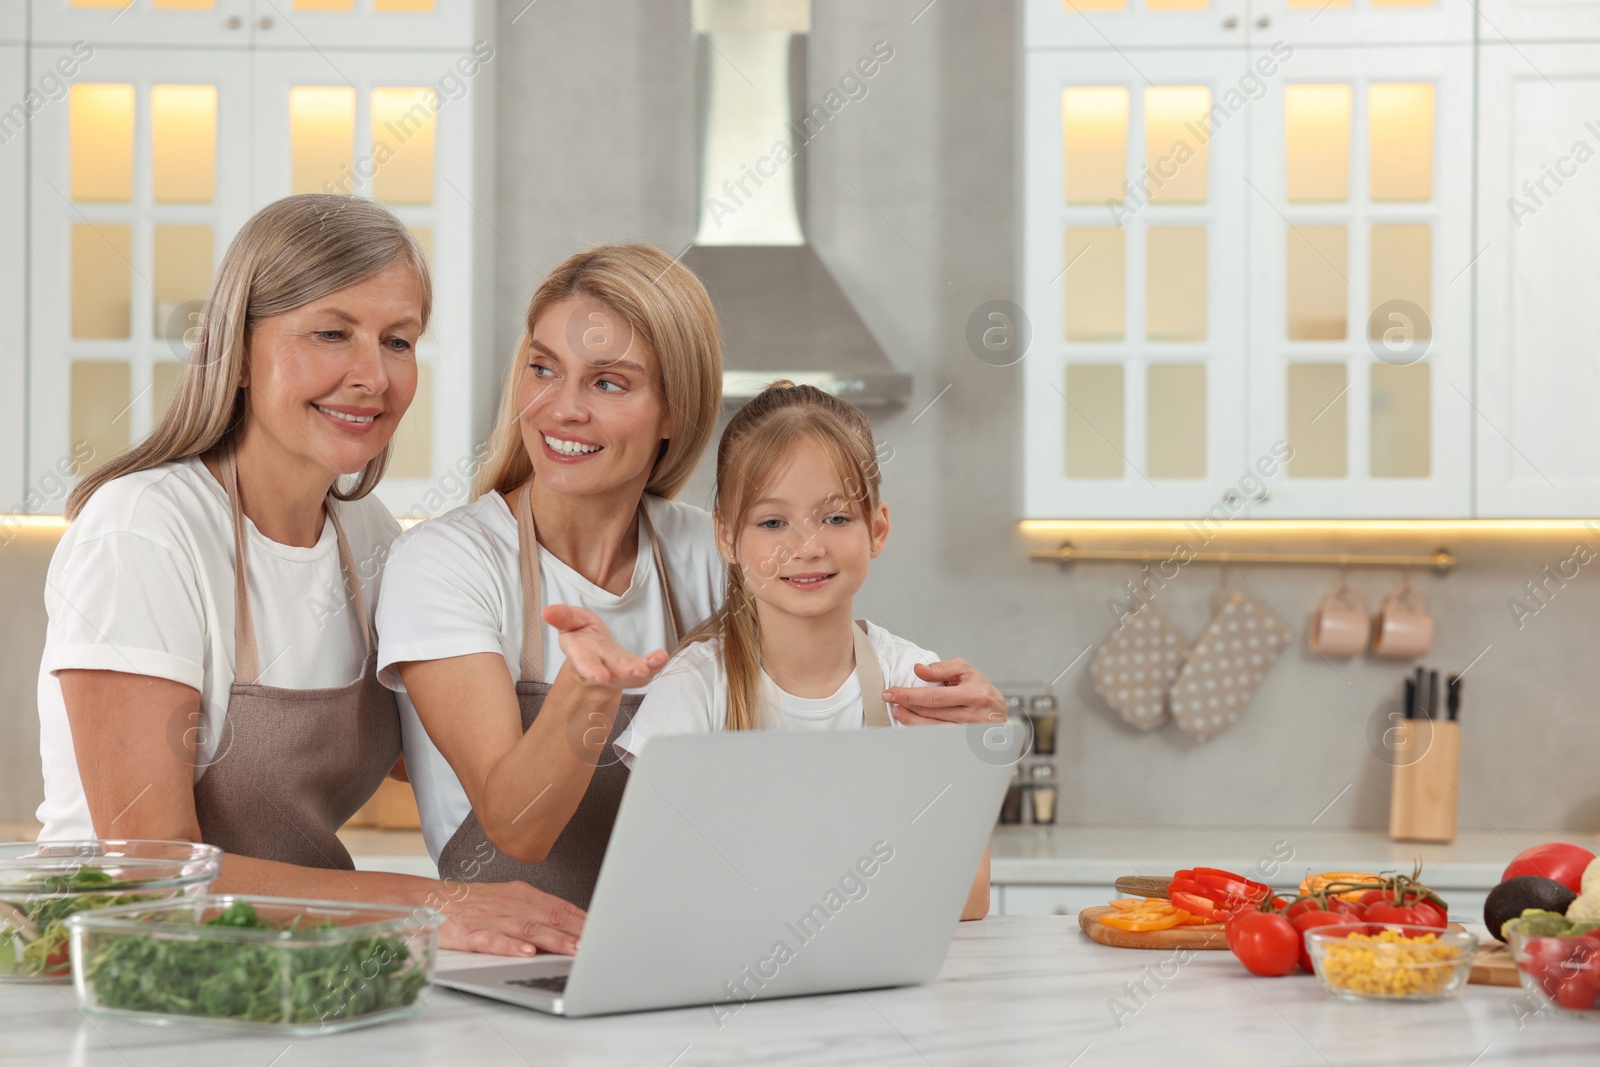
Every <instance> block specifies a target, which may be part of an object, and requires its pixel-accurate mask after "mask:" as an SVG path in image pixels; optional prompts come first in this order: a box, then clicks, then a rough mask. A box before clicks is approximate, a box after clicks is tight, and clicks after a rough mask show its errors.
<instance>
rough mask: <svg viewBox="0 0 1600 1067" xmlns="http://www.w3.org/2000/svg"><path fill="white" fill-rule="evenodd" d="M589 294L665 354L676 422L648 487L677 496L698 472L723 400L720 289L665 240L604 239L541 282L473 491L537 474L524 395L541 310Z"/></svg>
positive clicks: (503, 489) (509, 485) (666, 386)
mask: <svg viewBox="0 0 1600 1067" xmlns="http://www.w3.org/2000/svg"><path fill="white" fill-rule="evenodd" d="M579 296H585V297H589V298H591V299H594V300H598V301H599V302H600V303H602V304H604V305H605V306H606V307H608V308H610V309H611V310H612V311H614V312H616V313H617V314H618V315H620V316H621V317H622V318H623V319H624V320H625V321H626V322H627V323H628V325H629V326H630V327H631V328H632V329H633V331H634V334H635V336H637V337H639V338H641V339H643V340H644V342H645V343H646V344H648V345H649V346H650V349H651V350H652V351H653V352H655V354H656V361H657V362H658V363H659V364H660V366H661V392H662V396H663V398H664V399H665V401H666V404H667V408H668V411H669V412H670V414H671V418H672V422H673V432H672V436H671V437H669V438H667V440H666V443H665V444H664V445H663V446H662V448H661V451H660V452H659V454H658V455H657V456H656V462H655V467H654V469H653V470H652V471H651V472H650V480H649V481H648V482H647V483H646V484H645V487H644V491H645V492H647V493H653V494H655V495H656V496H660V497H673V496H676V495H677V494H678V491H679V490H680V489H682V488H683V486H684V484H685V483H686V482H688V480H689V478H690V476H692V475H693V474H694V468H695V466H696V464H698V463H699V462H700V457H701V456H702V455H704V454H705V450H706V446H707V445H708V444H710V443H711V435H712V433H713V432H715V430H716V425H717V415H718V413H719V412H720V411H721V408H722V340H721V338H720V336H719V334H718V332H717V313H716V310H715V309H714V308H713V307H712V305H711V297H710V296H708V295H707V294H706V289H705V286H703V285H701V284H700V279H699V278H696V277H695V276H694V272H693V271H691V270H689V268H687V267H685V266H684V265H683V264H681V263H679V262H678V261H677V260H675V259H673V258H672V257H671V256H669V255H667V254H666V253H665V252H663V251H662V250H661V249H659V248H657V247H656V246H655V245H651V244H645V243H642V242H636V243H632V244H601V245H595V246H594V247H593V248H589V249H586V250H584V251H582V252H578V253H576V254H574V255H572V256H569V257H568V258H567V260H566V261H565V262H564V263H562V264H561V265H560V266H558V267H556V269H555V270H553V271H551V272H550V273H549V275H547V276H546V277H545V280H544V281H543V282H541V283H540V285H539V288H538V289H536V290H534V293H533V298H532V299H531V300H529V301H528V313H527V315H525V316H524V317H523V331H522V340H521V341H519V342H518V344H517V351H516V354H515V355H514V356H513V358H512V360H511V370H510V372H509V373H508V374H507V375H506V382H505V390H504V392H503V393H502V394H501V396H500V412H499V414H498V416H497V417H496V418H495V424H494V430H493V431H492V432H491V433H490V435H489V451H488V455H487V456H486V457H485V459H484V464H483V467H482V469H481V470H480V471H479V472H478V477H477V479H476V481H475V482H474V483H473V490H472V496H473V499H477V498H478V497H480V496H482V495H483V494H484V493H488V492H499V493H509V492H511V490H513V489H515V488H516V487H517V486H519V485H521V484H522V483H523V482H525V481H527V480H528V479H529V478H531V477H532V476H533V461H532V460H531V459H530V458H529V456H528V450H527V448H526V447H524V445H523V442H522V427H521V418H522V408H521V406H520V404H519V402H518V396H519V394H520V393H521V391H522V379H523V376H524V375H525V374H526V373H527V370H528V346H529V345H530V343H531V342H532V339H533V331H534V327H535V326H537V325H538V322H539V317H540V316H541V315H543V314H544V313H545V312H546V311H547V310H549V308H550V307H551V306H552V305H554V304H557V303H560V302H561V301H563V300H568V299H571V298H573V297H579Z"/></svg>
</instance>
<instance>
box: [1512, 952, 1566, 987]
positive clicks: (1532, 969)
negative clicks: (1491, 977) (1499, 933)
mask: <svg viewBox="0 0 1600 1067" xmlns="http://www.w3.org/2000/svg"><path fill="white" fill-rule="evenodd" d="M1568 951H1569V946H1568V945H1567V944H1566V939H1565V938H1560V937H1530V938H1528V939H1527V940H1526V941H1525V942H1523V947H1522V958H1520V959H1519V960H1518V961H1517V966H1518V967H1519V968H1520V969H1522V970H1523V971H1526V972H1527V974H1528V976H1529V977H1530V978H1532V979H1533V980H1534V981H1535V982H1536V983H1538V985H1539V987H1540V988H1541V989H1543V990H1544V991H1545V993H1546V994H1548V995H1549V996H1550V997H1551V999H1554V998H1555V995H1556V992H1557V990H1559V989H1560V987H1561V983H1562V982H1563V981H1564V980H1565V978H1566V965H1567V955H1568Z"/></svg>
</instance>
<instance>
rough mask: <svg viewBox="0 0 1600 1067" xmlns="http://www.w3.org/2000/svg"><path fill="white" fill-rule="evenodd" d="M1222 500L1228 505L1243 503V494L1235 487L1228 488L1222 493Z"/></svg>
mask: <svg viewBox="0 0 1600 1067" xmlns="http://www.w3.org/2000/svg"><path fill="white" fill-rule="evenodd" d="M1222 502H1223V503H1224V504H1227V505H1229V506H1237V505H1239V504H1243V503H1244V494H1243V493H1241V492H1239V490H1237V489H1229V490H1228V491H1227V492H1226V493H1223V494H1222Z"/></svg>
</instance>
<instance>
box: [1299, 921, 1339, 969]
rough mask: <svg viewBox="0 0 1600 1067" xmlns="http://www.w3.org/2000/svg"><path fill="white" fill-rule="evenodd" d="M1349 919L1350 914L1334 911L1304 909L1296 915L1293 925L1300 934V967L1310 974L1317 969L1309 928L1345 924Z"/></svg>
mask: <svg viewBox="0 0 1600 1067" xmlns="http://www.w3.org/2000/svg"><path fill="white" fill-rule="evenodd" d="M1349 921H1350V916H1348V915H1340V914H1339V913H1338V912H1333V911H1303V912H1301V913H1300V914H1299V915H1298V916H1296V917H1295V919H1294V920H1293V925H1294V928H1295V931H1296V932H1297V933H1298V934H1299V935H1300V969H1301V970H1303V971H1305V972H1306V973H1308V974H1310V973H1312V972H1314V971H1315V970H1316V968H1315V967H1313V966H1312V965H1311V952H1310V949H1309V942H1308V941H1307V939H1306V931H1307V930H1315V929H1316V928H1317V927H1319V926H1344V925H1346V924H1348V923H1349Z"/></svg>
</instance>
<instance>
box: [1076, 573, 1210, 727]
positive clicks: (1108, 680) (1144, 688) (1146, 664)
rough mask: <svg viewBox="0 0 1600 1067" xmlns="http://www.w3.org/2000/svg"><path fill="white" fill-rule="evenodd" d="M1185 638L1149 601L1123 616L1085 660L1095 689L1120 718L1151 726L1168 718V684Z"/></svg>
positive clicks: (1180, 662)
mask: <svg viewBox="0 0 1600 1067" xmlns="http://www.w3.org/2000/svg"><path fill="white" fill-rule="evenodd" d="M1188 648H1189V642H1188V641H1187V640H1185V639H1184V637H1183V636H1182V635H1181V634H1180V633H1178V630H1177V627H1175V626H1173V625H1172V623H1170V622H1168V621H1167V620H1166V619H1165V618H1164V617H1162V615H1161V613H1160V612H1158V611H1156V609H1155V608H1153V607H1151V606H1150V605H1149V604H1143V605H1141V606H1140V607H1139V610H1138V611H1135V612H1133V613H1132V614H1131V615H1128V616H1126V617H1124V618H1123V620H1122V623H1121V625H1119V626H1118V627H1117V629H1116V630H1115V631H1113V632H1112V634H1111V636H1110V637H1107V638H1106V639H1105V641H1103V642H1101V644H1100V648H1099V650H1098V651H1096V652H1095V654H1094V661H1093V662H1092V663H1090V665H1089V679H1090V681H1091V682H1093V683H1094V691H1095V692H1096V693H1099V694H1100V698H1101V699H1102V700H1104V701H1105V702H1106V704H1108V705H1109V706H1110V708H1111V710H1112V711H1115V712H1116V713H1117V714H1118V715H1120V716H1121V717H1122V719H1123V721H1124V722H1126V723H1128V725H1130V726H1136V727H1138V728H1139V729H1141V730H1154V729H1156V728H1157V727H1159V726H1160V725H1161V724H1162V723H1164V722H1166V721H1167V705H1166V697H1167V687H1168V686H1170V685H1171V684H1172V680H1173V679H1174V678H1176V677H1177V674H1178V669H1179V668H1180V667H1182V666H1183V658H1184V653H1185V652H1187V651H1188Z"/></svg>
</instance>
